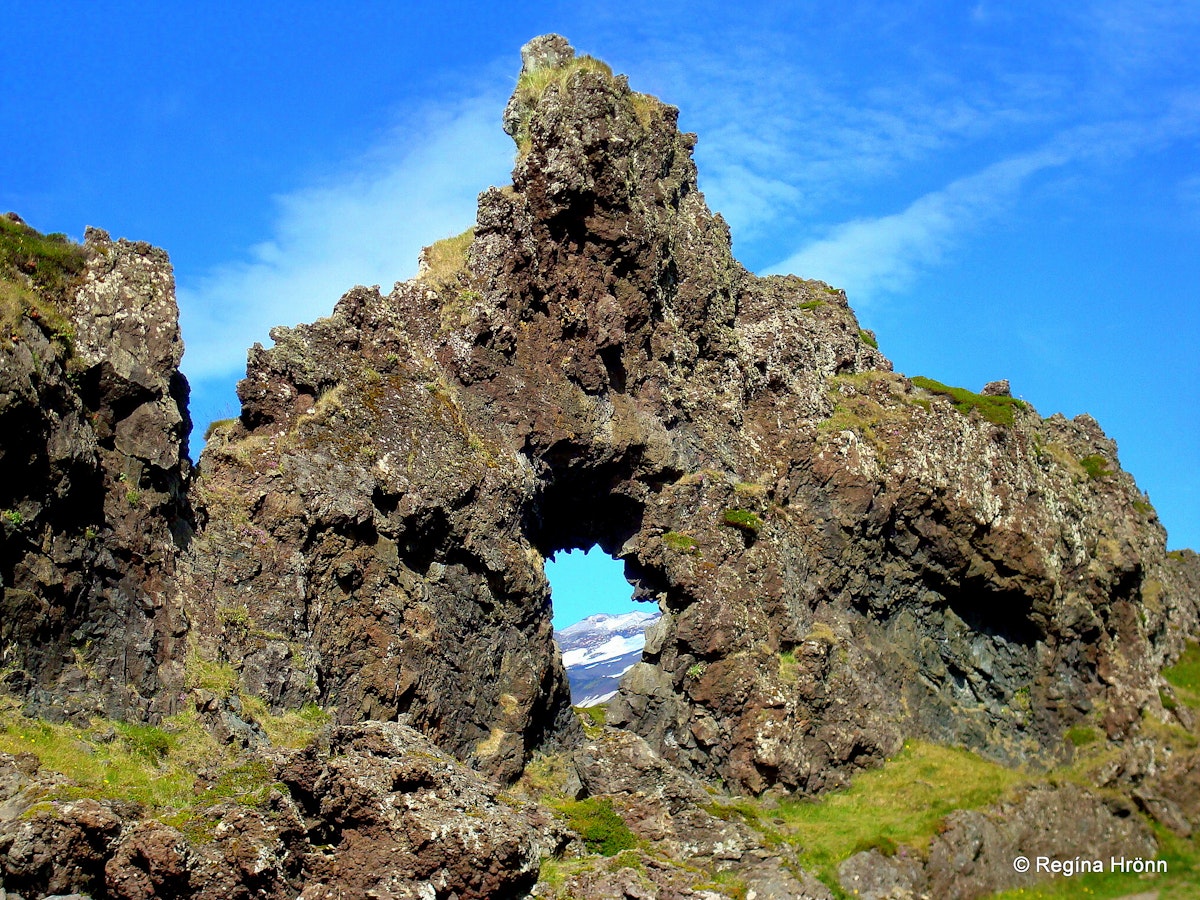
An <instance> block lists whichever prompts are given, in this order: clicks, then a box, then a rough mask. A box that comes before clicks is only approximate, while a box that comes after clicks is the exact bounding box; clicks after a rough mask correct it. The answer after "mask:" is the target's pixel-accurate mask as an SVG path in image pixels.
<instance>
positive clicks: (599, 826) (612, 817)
mask: <svg viewBox="0 0 1200 900" xmlns="http://www.w3.org/2000/svg"><path fill="white" fill-rule="evenodd" d="M555 808H556V809H558V811H559V812H560V813H562V815H563V817H564V818H565V819H566V820H567V825H568V826H569V827H570V828H571V830H572V831H574V832H576V833H577V834H578V835H579V836H580V837H581V838H583V843H584V845H585V846H586V847H587V848H588V850H590V851H591V852H592V853H599V854H600V855H601V856H615V855H616V854H618V853H620V852H621V851H622V850H631V849H633V847H635V846H636V845H637V838H635V837H634V835H633V832H632V831H630V830H629V826H628V825H626V824H625V820H624V819H622V818H621V817H620V816H619V815H618V814H617V811H616V810H615V809H613V805H612V801H611V800H607V799H601V798H597V797H589V798H588V799H586V800H565V801H562V802H560V803H557V804H555Z"/></svg>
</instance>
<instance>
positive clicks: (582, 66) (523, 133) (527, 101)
mask: <svg viewBox="0 0 1200 900" xmlns="http://www.w3.org/2000/svg"><path fill="white" fill-rule="evenodd" d="M585 72H593V73H598V74H601V75H604V76H606V77H608V78H612V74H613V72H612V67H611V66H609V65H608V63H605V62H601V61H600V60H598V59H596V58H595V57H593V56H587V55H586V54H585V55H583V56H577V57H575V58H574V59H572V60H569V61H568V62H566V63H564V64H563V65H561V66H557V67H556V66H542V67H540V68H537V69H532V70H530V71H528V72H522V73H521V77H520V78H519V79H518V80H517V89H516V93H515V96H516V98H517V103H518V104H519V106H520V107H521V109H522V114H521V118H520V121H519V122H518V123H517V133H516V134H515V135H514V139H515V140H516V142H517V154H518V156H524V155H525V154H526V153H528V152H529V148H530V138H529V119H530V117H531V116H532V114H533V108H534V107H535V106H536V105H537V103H538V101H539V100H541V99H542V96H543V95H544V94H545V93H546V91H548V90H550V89H551V88H555V89H557V90H560V91H561V90H565V89H566V88H567V86H568V85H569V84H570V82H571V80H572V79H573V78H574V77H575V76H576V75H579V74H581V73H585ZM635 96H636V95H635ZM634 112H635V114H637V115H638V118H639V119H642V118H643V116H644V115H645V114H646V111H645V110H639V109H638V108H637V107H636V106H635V108H634ZM643 124H644V123H643Z"/></svg>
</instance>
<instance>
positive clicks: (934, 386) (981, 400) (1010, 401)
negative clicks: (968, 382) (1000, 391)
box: [911, 375, 1026, 425]
mask: <svg viewBox="0 0 1200 900" xmlns="http://www.w3.org/2000/svg"><path fill="white" fill-rule="evenodd" d="M911 380H912V383H913V387H918V388H921V390H924V391H929V393H931V394H937V395H939V396H942V397H945V398H947V399H948V400H949V401H950V402H951V404H953V406H954V408H955V409H957V410H958V411H959V412H960V413H962V414H963V415H964V416H969V415H970V414H971V410H978V411H979V414H980V415H981V416H983V418H985V419H987V420H988V421H989V422H991V423H992V424H993V425H1012V423H1013V414H1014V413H1013V411H1014V410H1018V409H1025V408H1026V404H1025V401H1023V400H1017V399H1016V398H1014V397H992V396H986V395H984V394H976V393H974V392H973V391H968V390H967V389H966V388H959V387H950V386H948V385H945V384H942V383H941V382H940V381H934V380H933V379H932V378H924V377H922V376H920V375H918V376H916V377H915V378H913V379H911Z"/></svg>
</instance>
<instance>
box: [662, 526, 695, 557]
mask: <svg viewBox="0 0 1200 900" xmlns="http://www.w3.org/2000/svg"><path fill="white" fill-rule="evenodd" d="M662 542H663V544H664V545H665V546H666V547H668V548H669V549H671V550H674V551H675V552H676V553H692V554H697V553H699V545H698V544H697V543H696V539H695V538H694V537H692V536H691V535H690V534H684V533H682V532H680V531H668V532H667V533H666V534H664V535H663V536H662Z"/></svg>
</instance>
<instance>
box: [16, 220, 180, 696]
mask: <svg viewBox="0 0 1200 900" xmlns="http://www.w3.org/2000/svg"><path fill="white" fill-rule="evenodd" d="M0 314H2V315H3V316H4V318H5V322H4V329H3V330H4V334H3V338H2V339H0V434H3V441H2V443H0V509H2V510H3V513H2V518H0V529H3V540H2V542H0V586H2V589H3V600H2V602H0V666H3V671H4V672H5V673H6V675H5V677H6V683H7V685H8V686H9V688H10V689H13V690H15V691H16V692H18V693H19V694H21V695H23V696H24V697H25V698H26V699H27V701H28V703H29V704H30V707H31V709H33V710H36V711H37V712H38V713H40V714H42V715H45V716H48V717H50V718H52V719H58V720H61V719H62V718H64V717H72V718H79V717H86V716H87V715H89V714H98V713H102V714H107V715H109V716H119V717H134V718H143V717H145V716H146V715H149V714H151V713H152V712H153V711H154V710H155V709H156V708H157V709H161V708H162V704H163V694H164V680H163V674H164V673H163V672H162V667H163V666H164V664H167V665H168V668H169V661H170V660H172V659H175V658H177V657H178V656H179V655H180V649H181V645H178V644H177V639H178V638H180V637H181V636H182V635H183V633H184V631H185V630H186V625H185V622H184V620H183V619H182V617H181V604H180V600H179V597H180V595H179V589H180V586H179V583H178V581H177V580H176V578H175V575H176V572H175V564H176V560H177V558H178V556H179V552H180V550H181V549H182V548H183V547H185V546H186V545H187V543H188V541H189V540H190V536H191V533H192V524H193V523H192V517H191V510H190V507H189V506H188V502H187V498H186V488H187V479H188V477H189V470H190V463H189V462H188V458H187V435H188V432H189V431H190V429H191V422H190V421H189V420H188V416H187V382H186V381H185V380H184V378H183V376H182V375H180V374H179V361H180V359H181V357H182V356H183V343H182V341H181V340H180V335H179V326H178V310H177V308H176V306H175V290H174V281H173V278H172V275H171V266H170V263H169V262H168V260H167V256H166V254H165V253H163V252H162V251H161V250H156V249H154V248H152V247H150V246H149V245H148V244H142V243H131V242H128V241H117V242H113V241H111V240H109V238H108V236H107V235H106V234H104V233H103V232H101V231H98V230H95V229H89V230H88V236H87V242H86V244H85V245H84V246H82V247H79V246H75V245H72V244H70V243H69V242H67V241H66V240H65V239H63V238H62V237H61V236H53V235H52V236H49V237H43V236H41V235H39V234H37V233H36V232H35V231H33V230H32V229H30V228H28V227H27V226H25V225H24V223H22V222H21V221H20V220H19V219H16V218H15V217H13V216H10V217H8V218H6V219H3V220H0ZM167 679H168V681H169V679H170V676H169V673H168V675H167Z"/></svg>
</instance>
